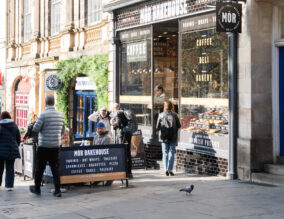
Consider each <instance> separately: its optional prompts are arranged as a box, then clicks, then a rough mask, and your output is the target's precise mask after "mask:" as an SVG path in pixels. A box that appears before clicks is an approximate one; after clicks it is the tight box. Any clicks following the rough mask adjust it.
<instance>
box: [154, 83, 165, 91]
mask: <svg viewBox="0 0 284 219" xmlns="http://www.w3.org/2000/svg"><path fill="white" fill-rule="evenodd" d="M154 90H164V88H163V87H162V85H160V84H158V85H156V87H155V89H154Z"/></svg>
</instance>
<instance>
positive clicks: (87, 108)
mask: <svg viewBox="0 0 284 219" xmlns="http://www.w3.org/2000/svg"><path fill="white" fill-rule="evenodd" d="M95 89H96V86H95V84H94V83H92V82H91V81H90V80H89V78H88V77H77V79H76V85H75V91H74V101H73V134H74V138H75V139H78V138H87V137H93V136H94V135H95V123H94V122H91V121H90V120H88V116H89V115H91V114H92V113H93V112H94V111H96V109H97V104H96V93H95Z"/></svg>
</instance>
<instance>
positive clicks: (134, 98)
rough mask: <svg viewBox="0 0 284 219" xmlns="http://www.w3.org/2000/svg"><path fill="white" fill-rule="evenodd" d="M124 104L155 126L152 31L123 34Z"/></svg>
mask: <svg viewBox="0 0 284 219" xmlns="http://www.w3.org/2000/svg"><path fill="white" fill-rule="evenodd" d="M120 39H121V40H122V45H121V47H120V104H121V108H124V109H131V110H132V111H133V112H134V113H135V114H136V117H137V120H138V124H139V125H151V107H149V106H150V105H151V103H152V98H151V93H152V91H151V68H152V67H151V48H152V42H151V31H150V28H141V29H136V30H132V31H124V32H121V33H120Z"/></svg>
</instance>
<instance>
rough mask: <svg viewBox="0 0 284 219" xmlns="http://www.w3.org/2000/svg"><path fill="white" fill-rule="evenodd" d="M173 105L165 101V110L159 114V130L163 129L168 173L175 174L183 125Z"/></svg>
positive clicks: (162, 134) (162, 139) (164, 158)
mask: <svg viewBox="0 0 284 219" xmlns="http://www.w3.org/2000/svg"><path fill="white" fill-rule="evenodd" d="M172 108H173V105H172V103H171V102H170V101H165V102H164V112H162V113H160V114H159V117H158V121H157V127H156V128H157V130H158V131H159V130H160V131H161V135H160V139H161V141H162V152H163V163H164V169H165V172H166V175H167V176H169V175H171V176H174V173H173V166H174V160H175V152H176V145H177V137H178V129H179V128H180V127H181V125H180V121H179V118H178V116H177V114H176V113H175V112H172Z"/></svg>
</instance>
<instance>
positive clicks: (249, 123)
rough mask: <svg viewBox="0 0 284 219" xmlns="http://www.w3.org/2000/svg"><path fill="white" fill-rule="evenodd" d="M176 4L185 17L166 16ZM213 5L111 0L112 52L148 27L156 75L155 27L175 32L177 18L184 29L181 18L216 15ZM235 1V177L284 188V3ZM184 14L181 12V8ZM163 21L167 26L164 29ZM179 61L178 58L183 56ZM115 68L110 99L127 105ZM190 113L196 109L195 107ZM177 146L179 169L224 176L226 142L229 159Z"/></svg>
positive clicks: (211, 2) (278, 0) (227, 162)
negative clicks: (238, 25) (238, 28)
mask: <svg viewBox="0 0 284 219" xmlns="http://www.w3.org/2000/svg"><path fill="white" fill-rule="evenodd" d="M180 2H182V3H180ZM179 3H180V4H181V8H183V5H186V6H188V8H189V9H188V10H187V13H185V14H181V15H180V16H179V17H174V16H172V15H169V13H168V12H167V10H169V7H172V8H173V7H174V6H173V5H175V4H179ZM215 3H216V1H214V0H204V1H194V2H193V1H178V3H176V1H164V2H162V1H154V0H152V1H144V0H132V1H125V0H120V1H119V0H114V1H111V2H110V3H109V4H108V5H106V7H105V8H106V10H107V11H109V12H110V13H112V15H113V22H114V27H116V30H115V31H114V34H113V39H114V45H117V47H116V49H119V48H120V47H122V48H123V44H128V45H129V47H130V46H131V45H132V43H133V42H134V41H135V40H136V41H137V40H143V39H142V38H141V37H140V38H139V39H138V37H137V38H135V37H133V38H131V37H130V39H128V38H127V36H128V35H131V34H133V36H134V35H135V36H137V32H139V31H140V33H142V32H141V30H140V29H142V28H143V27H145V29H146V27H149V26H150V32H151V35H149V36H147V37H149V38H148V39H151V40H153V41H152V42H153V44H154V46H153V47H152V48H151V47H149V48H148V51H151V49H152V50H153V51H154V52H153V54H154V55H152V59H153V60H152V61H151V67H152V71H155V73H160V72H158V71H156V70H159V71H160V69H161V68H163V66H162V64H160V63H159V62H161V59H162V58H159V57H158V55H156V56H157V57H158V58H157V57H155V52H159V51H163V50H162V48H158V49H155V45H159V44H157V43H156V44H155V38H157V39H158V38H160V39H161V38H163V36H162V35H163V34H164V33H163V32H160V33H159V35H157V36H155V29H156V30H157V29H158V28H162V27H163V26H167V27H168V32H169V31H172V30H175V31H176V32H177V28H176V29H174V28H173V23H174V22H176V21H174V20H175V19H176V20H179V22H180V23H181V25H182V24H183V22H186V21H185V20H184V18H186V17H187V16H188V21H189V23H190V21H194V20H195V18H196V17H197V18H198V16H200V17H201V16H202V15H204V14H206V13H210V12H211V13H215V9H214V5H215ZM239 3H240V4H241V7H242V33H240V34H238V49H237V50H238V65H237V66H238V76H237V84H238V86H237V105H238V107H237V108H238V110H237V111H238V112H237V127H238V128H237V136H236V137H235V141H236V154H234V155H235V158H236V160H235V164H236V168H235V172H234V175H235V176H237V177H238V178H239V179H241V180H246V181H254V182H267V183H275V184H281V183H282V184H284V178H283V169H284V168H283V166H281V165H279V164H281V163H282V164H283V156H284V144H283V143H281V142H283V139H282V138H283V137H282V136H284V135H281V134H284V133H282V131H281V130H283V128H281V127H283V124H284V120H283V117H282V112H283V108H282V102H281V101H282V97H283V91H282V89H281V84H282V80H283V79H282V74H283V73H284V72H283V69H284V67H283V63H284V55H283V50H284V49H282V48H283V46H284V34H283V33H284V26H283V23H284V7H283V4H284V2H283V1H282V0H250V1H239ZM191 6H193V9H192V10H191V9H190V7H191ZM158 8H160V9H158ZM167 8H168V9H167ZM163 11H164V13H165V16H164V15H159V13H163ZM182 11H183V12H184V11H185V10H182ZM154 12H156V14H154ZM151 13H153V14H151ZM142 15H145V16H144V17H143V18H140V19H139V16H142ZM151 16H152V17H151ZM137 17H138V19H137ZM171 17H172V18H171ZM168 20H169V21H168ZM167 21H168V22H167ZM165 23H166V25H164V24H165ZM139 28H140V29H139ZM151 28H152V29H151ZM127 31H128V32H127ZM143 31H144V29H143ZM164 31H165V30H164ZM179 31H180V32H182V31H183V30H182V29H179ZM150 32H149V33H150ZM151 37H152V38H151ZM180 37H182V35H180ZM145 38H146V37H145ZM157 39H156V40H157ZM127 40H128V41H127ZM115 41H116V43H115ZM158 41H159V39H158ZM156 42H157V41H156ZM165 42H166V41H165ZM179 44H180V45H181V46H180V47H179V50H180V49H182V44H181V42H180V43H179ZM121 45H122V46H121ZM161 45H163V44H161ZM122 51H123V50H122ZM114 52H115V50H114ZM127 52H128V51H127ZM156 54H157V53H156ZM120 55H121V54H117V56H118V57H119V56H120ZM114 57H115V55H114ZM180 57H182V54H181V55H180ZM131 58H132V57H131ZM136 58H137V57H136ZM138 58H141V57H138ZM138 58H137V60H138V61H139V59H138ZM116 59H117V60H116V62H119V58H116ZM122 59H123V56H122ZM129 60H130V59H128V60H127V61H128V65H129V66H131V62H132V61H131V60H130V61H129ZM141 60H142V59H140V62H142V61H143V60H142V61H141ZM182 62H183V60H181V63H182ZM156 63H159V66H158V67H159V68H157V64H156ZM136 65H138V64H136ZM113 66H114V69H113V70H114V86H113V88H114V90H115V91H114V93H116V95H114V97H115V98H116V99H117V101H126V100H125V98H124V97H123V94H121V93H119V92H121V91H120V89H121V87H120V85H119V83H122V82H121V81H119V80H121V79H120V78H121V77H124V76H122V75H123V74H124V72H123V71H124V70H123V69H119V68H118V67H117V66H118V64H117V63H115V62H114V65H113ZM181 66H182V64H180V65H179V66H178V71H179V72H180V73H179V74H180V75H181V82H180V84H179V86H181V87H179V89H183V88H182V86H183V84H182V83H183V82H184V80H185V78H183V77H182V74H184V70H183V69H182V68H181ZM122 68H123V67H122ZM128 71H129V69H128ZM130 73H131V71H130V72H128V74H130ZM138 73H139V71H138ZM155 73H154V75H153V77H152V78H151V79H150V81H154V82H152V83H153V85H152V88H154V86H155V85H156V84H155V80H156V79H155V77H157V76H156V75H155ZM165 74H167V73H165ZM179 77H180V76H179ZM150 81H149V83H150ZM123 83H124V82H123ZM143 98H144V101H148V99H147V98H145V96H143ZM178 98H182V96H180V94H179V95H178ZM150 99H151V98H150ZM127 101H128V102H129V106H131V104H137V103H136V102H137V101H136V102H135V100H134V99H128V100H127ZM182 103H183V100H180V102H179V105H178V106H179V107H182ZM200 104H201V103H200ZM216 104H218V103H216ZM134 109H135V108H134ZM191 109H192V110H195V108H191ZM145 112H146V111H145ZM145 112H143V114H142V113H141V112H139V114H138V116H142V115H145ZM179 115H180V116H181V117H184V115H183V111H182V110H181V111H179ZM152 116H153V114H152ZM201 116H202V115H201ZM145 124H146V122H145ZM142 132H143V130H142ZM182 132H183V131H182ZM149 133H150V134H151V133H153V131H149V130H148V132H147V130H145V132H144V133H143V135H145V138H146V139H148V138H149V135H148V134H149ZM153 135H154V133H153ZM209 136H210V139H211V140H212V138H211V136H213V135H209ZM152 137H153V136H152ZM185 138H188V137H185V136H184V135H183V133H182V134H180V141H183V140H184V139H185ZM190 138H192V137H190ZM281 139H282V141H281ZM152 140H153V139H151V141H152ZM151 141H148V142H145V144H146V145H147V147H146V148H151V146H149V145H151V143H153V142H151ZM181 143H182V144H181ZM181 143H179V144H178V147H177V148H176V149H177V157H176V161H177V162H176V165H177V166H176V168H177V170H181V171H188V172H193V173H206V174H210V175H223V176H224V175H226V174H227V173H228V170H229V168H230V165H231V164H230V161H231V160H230V158H231V156H230V154H231V153H232V152H231V151H229V147H230V145H229V141H228V142H227V143H226V145H227V147H225V148H227V149H228V151H227V152H226V153H227V155H229V156H226V155H225V156H223V155H221V156H220V154H219V155H218V148H216V147H213V149H214V150H215V152H216V151H217V153H215V152H213V153H211V154H210V153H206V152H205V151H202V150H200V148H197V147H196V148H194V147H192V144H184V143H183V142H181ZM203 148H204V147H203ZM198 149H199V150H198ZM155 150H156V148H155ZM214 153H215V154H214ZM159 156H160V155H159ZM270 164H272V165H270ZM274 168H278V170H279V169H280V172H278V171H274V172H273V171H271V169H274ZM281 171H282V172H281ZM281 174H282V175H281ZM275 177H276V178H275Z"/></svg>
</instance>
